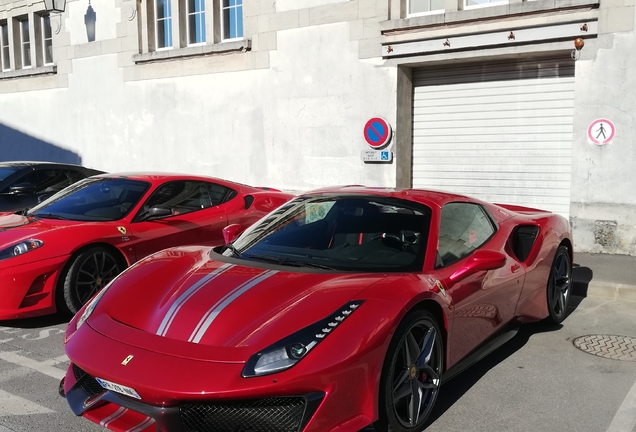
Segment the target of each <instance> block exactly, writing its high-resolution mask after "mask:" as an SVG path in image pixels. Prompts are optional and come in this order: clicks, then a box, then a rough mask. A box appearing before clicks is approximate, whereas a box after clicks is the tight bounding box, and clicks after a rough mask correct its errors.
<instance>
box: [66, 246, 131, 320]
mask: <svg viewBox="0 0 636 432" xmlns="http://www.w3.org/2000/svg"><path fill="white" fill-rule="evenodd" d="M123 269H124V266H123V265H122V264H121V261H120V260H118V258H117V257H116V256H115V255H114V254H113V253H112V252H111V251H109V250H108V249H106V248H104V247H101V246H95V247H92V248H90V249H87V250H85V251H84V252H82V253H80V254H79V255H77V257H75V259H74V260H73V261H72V264H71V266H70V267H69V269H68V271H67V273H66V276H65V278H64V304H63V305H61V306H62V307H63V308H64V309H66V312H68V313H71V314H76V313H77V311H78V310H80V308H81V307H82V306H83V305H84V304H85V303H86V302H88V301H89V300H90V299H91V298H93V296H94V295H95V294H96V293H97V292H98V291H100V290H101V289H102V288H104V287H105V286H106V285H107V284H108V283H109V282H110V281H111V280H113V279H114V278H115V276H117V275H118V274H119V273H121V271H122V270H123Z"/></svg>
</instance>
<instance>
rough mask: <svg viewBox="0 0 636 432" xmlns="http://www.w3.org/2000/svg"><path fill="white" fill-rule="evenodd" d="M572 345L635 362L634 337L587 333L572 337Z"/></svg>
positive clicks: (610, 357)
mask: <svg viewBox="0 0 636 432" xmlns="http://www.w3.org/2000/svg"><path fill="white" fill-rule="evenodd" d="M573 343H574V346H575V347H577V348H578V349H580V350H581V351H585V352H586V353H590V354H594V355H595V356H599V357H603V358H607V359H612V360H621V361H632V362H636V338H633V337H628V336H614V335H587V336H580V337H577V338H576V339H574V341H573Z"/></svg>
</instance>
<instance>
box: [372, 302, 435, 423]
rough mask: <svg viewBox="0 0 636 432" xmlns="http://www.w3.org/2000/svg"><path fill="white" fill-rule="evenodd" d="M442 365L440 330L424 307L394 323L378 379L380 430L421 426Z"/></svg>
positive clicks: (433, 398)
mask: <svg viewBox="0 0 636 432" xmlns="http://www.w3.org/2000/svg"><path fill="white" fill-rule="evenodd" d="M443 364H444V348H443V341H442V333H441V332H440V329H439V325H438V324H437V321H436V320H435V318H434V317H433V315H432V314H431V313H430V312H428V311H426V310H416V311H414V312H411V313H409V314H408V315H407V316H406V317H405V318H404V320H403V321H402V322H401V323H400V325H399V326H398V328H397V330H396V332H395V335H394V336H393V339H392V340H391V344H390V345H389V349H388V352H387V357H386V359H385V361H384V366H383V370H382V379H381V382H380V398H379V403H380V410H379V411H380V418H379V420H378V421H377V422H376V424H375V425H374V427H375V429H376V430H377V431H382V432H387V431H390V432H415V431H421V430H423V429H424V424H425V423H426V420H427V419H428V417H429V415H430V414H431V411H432V409H433V406H434V405H435V401H436V400H437V395H438V393H439V386H440V384H441V378H442V370H443Z"/></svg>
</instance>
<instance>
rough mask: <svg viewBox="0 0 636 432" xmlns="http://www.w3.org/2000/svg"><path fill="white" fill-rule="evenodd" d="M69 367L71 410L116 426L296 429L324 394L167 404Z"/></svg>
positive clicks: (218, 431)
mask: <svg viewBox="0 0 636 432" xmlns="http://www.w3.org/2000/svg"><path fill="white" fill-rule="evenodd" d="M71 369H72V370H73V376H74V378H75V379H76V381H75V384H73V385H72V386H71V388H70V389H69V390H68V392H67V393H66V394H65V396H66V399H67V401H68V404H69V405H70V407H71V410H72V411H73V412H74V413H75V414H76V415H84V416H85V417H86V418H88V419H89V420H91V421H93V422H95V423H98V424H100V425H101V426H104V427H107V428H108V429H111V430H115V431H120V430H121V431H130V430H135V431H157V432H168V431H169V432H195V431H201V430H213V431H215V432H236V431H243V430H245V431H258V430H267V431H271V432H297V431H301V430H304V429H305V427H306V426H307V424H308V423H309V421H310V419H311V418H312V416H313V415H314V413H315V412H316V410H317V409H318V407H319V406H320V403H321V402H322V400H323V398H324V396H325V395H324V393H319V392H315V393H310V394H306V395H302V396H295V397H270V398H255V399H245V400H233V401H210V402H195V403H193V402H183V403H181V404H179V405H178V406H169V407H164V406H156V405H150V404H147V403H144V402H141V401H138V400H135V399H133V398H130V397H126V396H122V395H119V394H117V393H114V392H111V391H106V390H103V389H101V390H100V386H99V383H97V381H96V380H95V378H93V377H92V376H90V375H88V374H87V373H85V372H84V371H82V370H81V369H79V368H78V367H77V366H75V365H71V367H70V368H69V371H70V370H71ZM67 378H71V377H69V376H68V375H67ZM65 381H66V379H65V380H64V381H63V382H62V386H65V384H64V382H65Z"/></svg>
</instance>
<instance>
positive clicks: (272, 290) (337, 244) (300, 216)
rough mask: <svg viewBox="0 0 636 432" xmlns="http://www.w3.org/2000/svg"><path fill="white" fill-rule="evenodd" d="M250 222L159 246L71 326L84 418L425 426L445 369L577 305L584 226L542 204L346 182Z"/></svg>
mask: <svg viewBox="0 0 636 432" xmlns="http://www.w3.org/2000/svg"><path fill="white" fill-rule="evenodd" d="M237 231H238V228H237V226H236V225H233V226H229V227H227V228H226V229H225V230H224V234H226V241H227V244H226V245H224V246H219V247H216V248H211V247H196V246H191V247H181V248H174V249H170V250H165V251H162V252H159V253H157V254H154V255H151V256H149V257H147V258H145V259H144V260H142V261H140V262H139V263H137V264H136V265H135V266H133V267H131V268H129V269H128V270H127V271H126V272H124V274H122V275H121V276H119V277H118V278H116V279H115V280H114V281H113V282H112V283H110V284H109V285H108V286H107V287H105V288H104V289H103V290H101V291H100V292H99V294H97V296H95V297H94V298H93V299H92V300H91V301H90V302H89V303H88V304H87V305H86V306H85V307H84V308H83V309H82V310H80V312H79V313H78V314H77V315H76V316H75V317H74V318H73V320H71V322H70V323H69V326H68V328H67V331H66V334H65V347H66V353H67V354H68V356H69V358H70V359H71V364H70V367H69V369H68V371H67V374H66V376H65V378H64V379H63V380H62V382H61V383H60V392H61V393H62V394H63V395H65V396H66V398H67V401H68V403H69V405H70V407H71V409H72V410H73V412H74V413H75V414H76V415H82V416H84V417H86V418H88V419H90V420H92V421H93V422H96V423H98V424H101V425H102V426H104V427H106V428H108V429H111V430H116V431H142V430H144V431H155V430H156V431H170V432H178V431H187V432H190V431H215V432H237V431H266V432H270V431H276V432H278V431H284V432H292V431H293V432H297V431H305V432H325V431H338V432H345V431H358V430H360V429H362V428H365V427H367V426H370V425H373V426H374V427H375V429H376V430H380V431H402V432H404V431H408V432H412V431H420V430H422V429H423V428H424V427H425V425H426V420H427V417H428V416H429V414H430V413H431V410H432V408H433V406H434V404H435V401H436V398H437V396H438V393H439V392H440V384H441V383H442V381H444V380H447V379H449V378H450V377H452V376H453V375H455V374H456V373H457V372H458V371H460V370H462V369H463V368H465V367H466V366H467V365H469V364H470V363H471V362H474V361H475V359H477V358H480V357H481V356H483V355H484V354H485V353H486V352H489V350H493V349H494V348H496V347H497V346H499V345H500V344H501V343H503V342H504V341H506V340H508V339H509V338H510V337H511V335H514V330H513V329H514V328H515V326H516V325H517V324H518V323H521V322H530V321H538V320H542V319H545V318H547V319H549V320H551V321H552V322H560V321H561V320H563V319H564V318H565V316H566V313H567V312H566V311H567V306H568V300H569V298H570V291H571V274H572V240H571V237H570V231H569V224H568V221H567V220H565V219H564V218H563V217H561V216H558V215H555V214H551V213H548V212H544V211H541V210H536V209H531V208H525V207H519V206H511V205H494V204H488V203H485V202H481V201H479V200H475V199H471V198H469V197H465V196H460V195H453V194H450V193H441V192H432V191H424V190H384V189H367V188H361V187H343V188H332V189H323V190H319V191H315V192H312V193H308V194H304V195H301V196H299V197H296V198H295V199H293V200H291V201H290V202H288V203H286V204H284V205H283V206H281V207H280V208H278V209H277V210H275V211H273V212H272V213H270V214H268V215H267V216H265V217H264V218H262V219H261V220H260V221H258V222H256V223H255V224H254V225H252V226H251V227H249V228H248V229H246V230H245V231H244V232H243V233H242V234H240V236H238V237H237V238H235V239H233V238H232V237H236V234H237ZM486 342H487V343H486ZM442 391H443V390H442Z"/></svg>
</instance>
